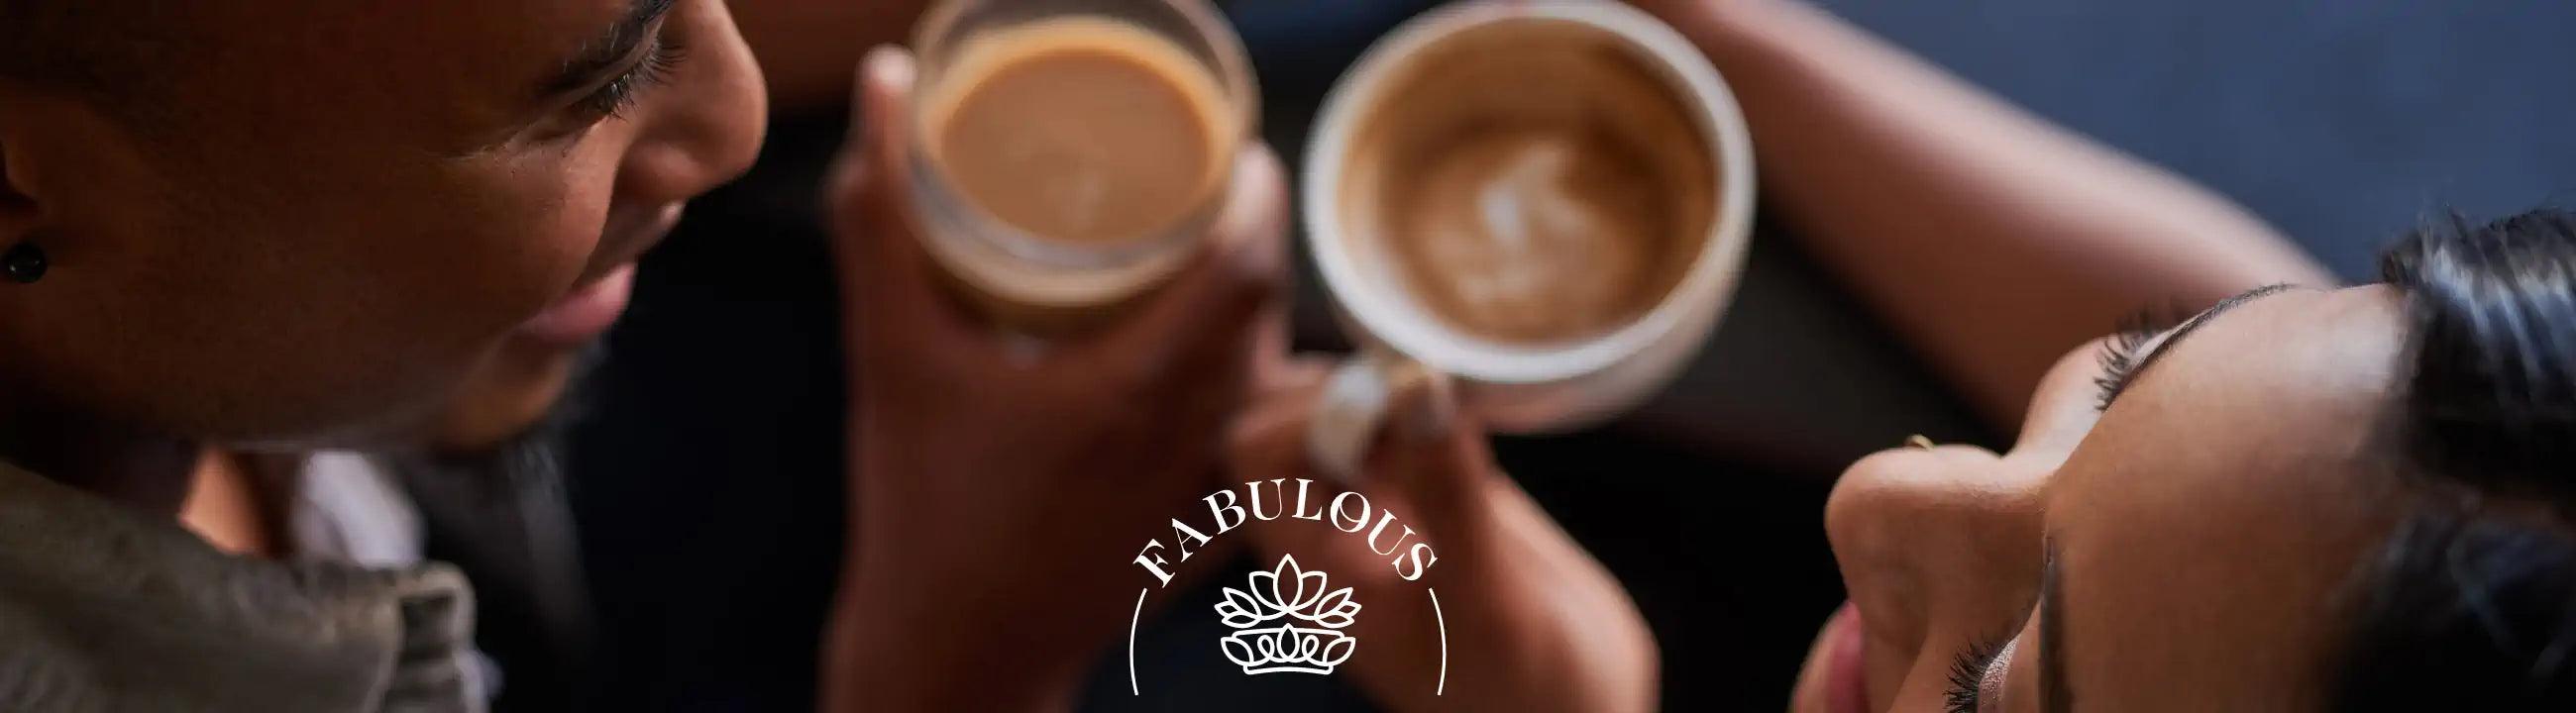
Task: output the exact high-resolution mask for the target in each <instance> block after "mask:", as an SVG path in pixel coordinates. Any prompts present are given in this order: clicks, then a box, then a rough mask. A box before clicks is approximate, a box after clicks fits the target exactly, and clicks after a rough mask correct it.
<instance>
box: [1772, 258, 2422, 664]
mask: <svg viewBox="0 0 2576 713" xmlns="http://www.w3.org/2000/svg"><path fill="white" fill-rule="evenodd" d="M2400 316H2401V308H2400V304H2399V302H2398V300H2397V295H2396V294H2395V293H2394V292H2392V291H2390V290H2389V289H2387V288H2384V287H2360V288H2351V289H2344V290H2336V291H2316V290H2307V289H2287V290H2279V291H2275V292H2271V293H2269V294H2258V295H2251V296H2249V297H2248V298H2245V299H2242V300H2241V301H2237V302H2235V303H2234V305H2233V306H2232V307H2225V306H2223V307H2222V308H2220V309H2216V310H2212V311H2211V312H2209V313H2206V314H2204V315H2202V316H2200V317H2197V318H2195V319H2193V320H2191V321H2189V322H2186V323H2185V324H2184V325H2183V326H2181V327H2178V328H2175V329H2172V330H2167V331H2165V332H2163V333H2161V334H2160V335H2157V336H2154V337H2150V338H2147V339H2146V340H2145V341H2144V343H2142V344H2139V345H2138V346H2137V348H2136V349H2135V350H2132V356H2133V358H2132V359H2131V361H2132V362H2133V364H2134V366H2132V367H2131V368H2129V369H2128V370H2127V374H2126V376H2125V378H2126V382H2127V385H2126V387H2125V388H2123V389H2118V390H2117V398H2116V400H2114V401H2113V402H2112V404H2111V406H2110V407H2109V408H2108V410H2106V411H2100V412H2097V411H2096V409H2095V405H2096V403H2097V399H2098V398H2100V395H2101V394H2102V393H2103V389H2102V388H2101V387H2098V386H2097V385H2096V383H2095V380H2096V379H2097V378H2104V377H2106V376H2107V377H2111V378H2119V377H2118V375H2116V374H2106V373H2105V372H2106V369H2105V368H2104V366H2103V365H2102V364H2101V363H2099V361H2098V360H2097V359H2096V355H2097V353H2099V345H2088V346H2087V347H2085V348H2083V349H2079V350H2077V351H2075V352H2074V353H2071V354H2069V355H2067V357H2066V358H2065V359H2062V360H2060V361H2059V362H2058V364H2057V366H2056V368H2054V369H2053V370H2052V371H2050V373H2049V374H2048V376H2047V377H2046V379H2045V380H2044V382H2043V383H2042V384H2041V386H2040V388H2039V391H2038V393H2037V395H2036V396H2035V398H2034V400H2033V402H2032V406H2031V410H2030V416H2029V420H2028V422H2027V423H2026V424H2025V426H2024V428H2023V432H2022V434H2021V437H2020V439H2019V442H2018V444H2017V445H2016V446H2015V447H2014V448H2013V450H2012V451H2011V452H2010V453H2006V454H2003V455H2000V456H1998V455H1995V454H1993V453H1989V452H1987V451H1984V450H1981V449H1977V448H1970V447H1961V446H1943V447H1939V448H1933V449H1929V450H1920V449H1904V450H1893V451H1887V452H1883V453H1879V454H1876V455H1873V456H1870V457H1869V458H1866V459H1863V460H1862V461H1860V462H1859V463H1858V464H1855V465H1853V466H1852V468H1851V470H1850V471H1849V472H1846V473H1845V474H1844V475H1843V479H1842V481H1841V483H1840V484H1839V485H1837V486H1836V488H1835V490H1834V494H1833V498H1832V501H1831V503H1830V505H1829V506H1828V508H1827V514H1826V529H1827V532H1828V534H1829V535H1830V537H1831V538H1832V541H1833V546H1834V553H1835V557H1836V558H1837V559H1838V560H1839V561H1840V563H1841V566H1842V572H1843V577H1844V581H1845V582H1846V584H1847V586H1848V588H1849V590H1850V592H1851V599H1852V606H1850V607H1847V608H1845V610H1844V611H1843V612H1841V613H1838V614H1837V615H1836V616H1835V617H1834V618H1833V620H1831V621H1830V622H1828V623H1827V624H1826V626H1825V630H1824V632H1823V633H1822V634H1821V635H1820V636H1819V637H1818V641H1817V646H1816V648H1815V649H1814V651H1813V652H1812V653H1811V654H1810V655H1809V660H1808V662H1807V667H1806V670H1805V671H1804V673H1803V674H1802V676H1801V678H1800V682H1799V686H1798V690H1797V692H1796V694H1795V699H1794V708H1795V709H1796V710H1798V711H1802V712H1827V713H1847V712H1851V711H1862V710H1868V711H1885V710H1895V711H1941V710H1972V711H2068V710H2083V711H2094V710H2157V711H2163V710H2212V711H2214V710H2315V709H2319V708H2321V707H2322V706H2323V705H2324V702H2323V701H2322V700H2321V699H2320V698H2319V694H2318V692H2319V691H2320V690H2322V688H2323V683H2324V679H2323V676H2325V675H2326V674H2327V673H2328V671H2329V667H2330V665H2331V663H2332V660H2331V658H2330V654H2331V652H2333V651H2335V650H2336V649H2337V648H2338V645H2339V644H2338V639H2337V636H2338V632H2339V630H2340V626H2339V623H2340V622H2343V621H2346V620H2348V618H2349V616H2350V613H2349V610H2348V606H2349V603H2348V602H2347V601H2346V598H2345V597H2344V596H2343V588H2344V587H2345V585H2346V583H2347V581H2348V579H2347V575H2348V573H2350V572H2352V571H2353V570H2354V563H2355V562H2356V559H2357V558H2358V557H2359V556H2360V554H2361V553H2362V552H2363V551H2364V550H2366V549H2367V548H2368V547H2369V546H2370V545H2372V544H2373V543H2375V542H2376V541H2377V540H2379V539H2380V538H2382V537H2383V536H2384V535H2385V534H2386V532H2387V530H2388V527H2389V525H2390V523H2391V522H2393V520H2392V516H2391V513H2390V509H2391V504H2392V500H2393V498H2392V497H2391V496H2390V493H2389V492H2388V489H2389V488H2391V487H2393V486H2394V484H2395V480H2394V478H2393V477H2390V476H2389V475H2387V474H2386V473H2384V472H2382V471H2380V470H2377V469H2375V468H2374V467H2373V466H2372V465H2371V462H2372V458H2371V454H2372V453H2374V452H2376V451H2375V450H2374V449H2375V448H2376V447H2377V444H2375V443H2373V441H2372V438H2373V436H2374V434H2375V433H2377V432H2378V428H2377V426H2376V425H2377V423H2378V419H2379V417H2380V416H2379V415H2380V414H2381V413H2382V412H2384V411H2385V410H2386V409H2387V408H2388V406H2389V403H2390V390H2391V384H2392V383H2393V381H2392V374H2391V371H2392V369H2393V368H2394V366H2395V365H2396V364H2397V361H2398V358H2399V352H2400V350H2401V342H2402V335H2401V331H2402V327H2401V320H2400ZM2111 371H2118V370H2117V369H2113V370H2111ZM1971 701H1973V702H1971Z"/></svg>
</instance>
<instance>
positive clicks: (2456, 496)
mask: <svg viewBox="0 0 2576 713" xmlns="http://www.w3.org/2000/svg"><path fill="white" fill-rule="evenodd" d="M2381 270H2382V277H2383V279H2385V280H2386V281H2387V283H2388V284H2389V285H2392V286H2394V287H2396V288H2398V289H2400V290H2403V291H2404V293H2405V295H2406V304H2407V307H2406V309H2407V312H2408V316H2407V322H2408V325H2409V328H2410V331H2411V337H2410V341H2411V343H2410V346H2409V348H2408V350H2407V356H2406V357H2405V359H2406V363H2402V364H2400V369H2399V371H2398V374H2399V378H2400V382H2399V383H2400V388H2401V389H2402V390H2403V393H2402V395H2401V397H2400V399H2399V401H2398V406H2397V409H2396V410H2395V412H2394V414H2393V415H2394V418H2393V419H2392V420H2391V429H2392V431H2391V433H2390V434H2389V436H2390V438H2391V443H2393V444H2395V445H2396V447H2397V450H2398V452H2399V454H2400V465H2401V473H2402V480H2403V481H2404V482H2405V484H2406V488H2407V490H2408V491H2410V496H2412V497H2411V500H2410V502H2409V503H2408V504H2407V507H2406V509H2405V512H2404V514H2403V515H2401V517H2400V518H2399V522H2398V525H2397V527H2396V530H2395V531H2394V533H2393V534H2392V535H2390V537H2389V538H2388V540H2387V541H2386V542H2385V543H2384V544H2382V545H2380V547H2379V549H2378V551H2377V555H2376V557H2374V558H2372V559H2370V560H2368V561H2366V562H2365V563H2364V565H2363V566H2364V568H2365V569H2364V570H2363V571H2362V572H2361V577H2360V578H2359V579H2358V580H2357V587H2358V589H2357V590H2355V592H2356V597H2357V599H2356V603H2357V604H2358V605H2359V610H2358V614H2359V617H2358V619H2356V620H2355V622H2354V625H2353V628H2352V629H2351V630H2350V631H2349V633H2348V637H2349V638H2348V642H2347V645H2346V646H2345V647H2344V652H2345V653H2344V658H2343V660H2342V661H2341V662H2340V665H2339V666H2338V667H2337V668H2336V670H2335V671H2334V672H2333V678H2332V679H2331V680H2332V682H2333V683H2332V685H2333V686H2334V689H2333V691H2332V693H2333V695H2334V699H2333V700H2334V701H2335V709H2337V710H2348V711H2435V710H2442V711H2450V710H2460V711H2468V710H2478V711H2486V710H2516V711H2523V710H2529V711H2541V710H2547V711H2576V527H2571V522H2576V520H2571V515H2576V213H2570V212H2568V211H2565V210H2541V211H2534V212H2531V213H2525V214H2522V215H2518V216H2514V217H2511V218H2506V219H2503V220H2498V221H2495V222H2492V223H2486V224H2483V225H2479V224H2473V223H2472V222H2471V221H2468V220H2465V219H2462V218H2460V217H2458V216H2452V217H2451V218H2449V219H2448V220H2446V221H2444V222H2442V223H2440V224H2437V225H2433V226H2429V227H2426V228H2424V229H2421V230H2418V231H2416V232H2415V233H2414V234H2413V235H2410V236H2408V237H2407V238H2406V239H2405V240H2403V241H2400V242H2399V243H2398V244H2397V245H2395V246H2394V247H2392V248H2390V249H2389V250H2388V252H2386V253H2385V254H2384V255H2383V256H2382V259H2381Z"/></svg>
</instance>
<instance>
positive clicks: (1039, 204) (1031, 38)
mask: <svg viewBox="0 0 2576 713" xmlns="http://www.w3.org/2000/svg"><path fill="white" fill-rule="evenodd" d="M953 62H954V64H953V65H952V66H951V67H950V68H949V69H947V71H946V75H947V76H945V77H943V78H942V79H941V80H940V81H939V83H938V84H939V86H936V87H932V88H931V89H930V92H929V96H927V97H926V100H925V103H924V105H923V106H924V108H925V110H926V111H925V113H924V114H923V117H924V120H923V129H924V131H925V133H926V136H925V138H926V141H925V145H926V147H927V149H928V153H929V158H930V159H931V163H932V164H933V165H934V166H935V167H936V170H938V171H940V172H941V174H942V175H943V176H944V177H945V178H946V179H947V180H948V182H949V183H950V184H951V185H952V186H954V187H955V189H956V191H957V192H958V193H959V194H960V195H962V196H963V197H965V198H966V199H967V200H968V201H970V202H972V203H973V204H975V205H976V206H977V207H979V208H980V209H982V210H983V211H984V212H986V213H989V214H990V215H992V216H993V217H995V218H997V219H999V220H1001V221H1002V222H1004V223H1007V224H1009V225H1010V226H1011V227H1013V228H1017V229H1018V230H1020V231H1023V232H1026V233H1028V234H1030V235H1032V236H1035V237H1038V238H1043V239H1048V240H1055V241H1062V242H1067V243H1077V244H1094V245H1108V244H1119V243H1128V242H1135V241H1139V240H1144V239H1148V238H1151V237H1154V236H1157V235H1158V234H1160V233H1162V232H1165V231H1169V230H1172V229H1174V228H1176V227H1178V226H1179V225H1181V224H1182V223H1183V222H1184V221H1185V220H1187V219H1188V218H1190V217H1192V216H1193V215H1194V214H1196V213H1197V212H1199V211H1201V210H1204V209H1207V208H1208V207H1209V204H1211V203H1212V202H1213V199H1214V198H1215V194H1216V191H1217V190H1218V189H1219V188H1220V187H1221V186H1222V185H1223V183H1224V179H1225V177H1226V172H1227V170H1228V169H1229V168H1231V166H1232V164H1233V161H1232V158H1233V157H1232V156H1228V155H1225V154H1226V152H1227V150H1228V148H1229V147H1230V146H1231V144H1232V142H1233V141H1234V140H1235V138H1236V137H1235V135H1236V134H1237V133H1238V132H1239V131H1240V129H1239V127H1237V126H1236V125H1235V124H1236V123H1237V122H1236V120H1235V119H1234V117H1233V114H1232V113H1231V112H1230V110H1229V108H1228V107H1229V105H1228V102H1227V100H1226V94H1225V92H1224V90H1223V89H1222V88H1221V87H1220V85H1219V83H1218V82H1217V79H1216V77H1214V76H1213V75H1212V74H1211V73H1210V72H1209V71H1208V70H1207V69H1206V68H1205V67H1203V66H1202V65H1201V64H1199V63H1198V62H1196V61H1195V60H1193V59H1192V58H1191V56H1190V55H1189V54H1188V53H1187V52H1186V51H1184V50H1183V49H1181V48H1180V47H1179V46H1178V45H1176V44H1174V43H1173V42H1172V41H1171V40H1169V39H1165V38H1163V37H1161V36H1159V35H1156V34H1154V33H1152V32H1149V31H1146V30H1144V29H1141V28H1137V27H1133V26H1130V25H1126V24H1123V23H1120V22H1117V21H1114V20H1109V19H1105V18H1091V17H1080V16H1074V17H1061V18H1051V19H1045V20H1038V21H1033V22H1029V23H1027V24H1023V25H1019V26H1016V27H1009V28H1004V29H1000V30H995V31H993V32H990V33H987V34H984V35H980V36H977V37H975V38H973V39H972V40H969V41H968V42H967V43H966V44H965V45H963V46H961V47H960V48H959V49H958V51H957V55H956V58H955V59H954V60H953Z"/></svg>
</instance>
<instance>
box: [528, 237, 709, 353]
mask: <svg viewBox="0 0 2576 713" xmlns="http://www.w3.org/2000/svg"><path fill="white" fill-rule="evenodd" d="M679 219H680V204H677V203H674V204H671V205H668V206H665V207H663V208H662V209H661V210H660V211H659V212H657V213H656V214H654V216H653V217H652V218H651V219H650V220H649V221H648V222H646V223H644V224H643V225H641V226H638V229H637V230H635V231H633V232H631V233H628V235H631V236H633V237H631V238H627V239H625V240H622V241H620V245H619V246H618V247H617V248H616V249H617V252H613V253H609V255H612V256H613V259H614V260H615V262H609V263H606V264H607V266H608V267H607V268H606V269H605V270H604V271H602V272H601V273H600V274H598V275H595V276H590V277H586V278H584V279H583V281H582V282H580V283H578V284H576V285H574V286H573V288H572V290H571V291H570V292H567V293H565V294H564V296H562V297H560V298H557V299H556V300H555V301H554V302H553V303H551V304H548V305H546V307H545V308H544V309H543V310H540V311H538V312H537V314H536V315H535V316H532V317H530V318H528V321H526V322H524V323H521V324H520V325H519V328H518V330H517V332H516V334H517V335H518V336H522V337H526V338H528V339H531V340H534V341H536V342H538V343H540V344H545V345H548V346H553V347H557V348H563V349H576V348H580V347H581V346H583V345H586V344H589V343H590V342H591V341H592V340H596V339H598V338H599V337H600V336H601V335H603V334H607V333H608V329H609V328H610V327H613V326H616V324H617V319H618V317H620V316H622V315H624V314H625V313H626V306H627V304H628V303H629V302H630V301H632V299H633V297H634V291H635V262H636V260H637V259H639V258H641V257H642V256H643V254H644V253H645V252H646V251H648V250H650V249H651V248H652V247H653V246H655V245H657V244H660V243H661V242H662V238H663V236H665V235H668V234H669V233H670V231H671V227H672V226H673V225H676V224H677V223H678V222H679Z"/></svg>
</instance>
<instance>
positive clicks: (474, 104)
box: [0, 0, 766, 442]
mask: <svg viewBox="0 0 2576 713" xmlns="http://www.w3.org/2000/svg"><path fill="white" fill-rule="evenodd" d="M163 15H165V17H161V18H158V19H156V20H154V22H159V23H162V24H164V25H166V27H163V28H161V29H166V30H168V31H169V32H168V36H169V37H168V42H167V43H166V46H164V48H163V49H164V50H166V51H165V52H164V54H166V55H167V56H166V57H165V58H163V59H162V60H160V61H161V64H159V65H156V66H157V67H158V68H159V69H157V70H156V71H155V72H154V80H153V81H152V82H150V83H149V84H150V86H149V87H148V88H142V89H136V90H134V91H137V92H141V93H148V95H149V96H148V97H147V98H146V99H143V100H140V101H138V102H136V103H137V104H139V105H140V106H139V110H138V111H119V112H117V116H116V117H114V118H110V116H109V115H108V112H104V111H101V110H98V109H95V108H94V106H95V104H94V103H91V102H83V101H78V100H74V99H72V98H68V97H65V96H61V95H59V94H52V93H46V92H42V91H37V90H33V89H29V88H25V87H17V86H12V85H8V84H6V83H0V107H5V108H0V166H5V169H6V174H5V175H6V178H7V183H6V184H5V192H0V197H5V198H8V200H6V201H0V243H16V242H19V241H22V240H25V241H33V242H35V243H36V244H38V245H39V246H40V247H41V248H43V249H44V250H45V252H46V253H47V254H48V256H49V257H50V258H51V262H52V268H51V270H50V271H49V273H48V274H47V275H46V276H45V277H44V279H43V280H42V281H40V282H37V283H35V284H28V285H14V284H0V374H5V376H6V378H7V379H8V380H9V382H10V383H11V385H12V386H17V387H22V388H31V389H34V390H37V391H38V392H40V393H38V394H35V395H32V396H31V395H28V394H25V393H13V394H8V395H7V397H8V398H11V399H23V398H38V399H44V400H47V401H50V402H55V406H54V407H56V408H71V409H75V410H79V411H83V412H87V413H92V414H95V415H99V416H103V417H106V418H109V419H113V420H116V421H119V422H124V423H129V424H132V425H135V426H139V427H142V428H147V429H154V430H159V431H163V432H167V433H170V434H173V435H179V436H186V437H194V438H205V439H214V440H236V441H282V442H350V441H365V440H368V439H376V438H384V437H388V436H391V435H395V434H408V433H410V432H411V431H412V430H414V429H421V428H426V427H428V426H429V425H430V424H429V420H430V419H431V418H432V417H433V416H434V415H435V414H434V413H433V412H434V411H437V410H439V409H442V408H448V407H454V408H457V409H461V410H464V411H469V412H477V413H480V414H481V418H483V419H485V420H493V419H499V420H512V419H516V421H517V422H519V423H524V422H526V421H527V420H530V419H532V418H533V417H534V416H535V414H536V413H538V412H539V411H541V410H542V409H543V408H545V406H546V405H547V404H549V403H550V402H552V401H553V400H554V398H555V396H556V395H557V393H558V392H560V390H561V388H562V385H563V382H564V380H565V378H566V375H567V374H568V372H569V369H570V366H571V364H572V357H573V355H574V354H575V352H576V351H577V350H578V348H579V347H580V346H581V345H582V344H583V343H585V342H587V341H590V340H592V339H593V338H595V337H597V336H598V335H599V334H600V333H601V332H602V331H604V330H605V329H606V328H607V326H608V324H609V323H610V321H611V320H613V319H614V318H615V317H616V315H617V313H618V312H619V311H620V310H622V309H623V307H624V304H625V299H626V289H627V285H628V278H629V277H630V276H631V272H630V270H631V266H632V263H633V261H634V260H635V259H636V257H637V256H638V255H639V254H640V253H641V252H642V251H643V250H644V249H645V248H647V247H650V246H651V245H652V244H653V243H654V242H655V241H657V240H658V239H660V237H661V235H662V234H663V233H664V232H665V231H667V230H668V229H669V227H670V225H671V223H672V222H673V221H674V220H675V219H676V218H677V216H678V214H679V209H680V206H681V204H682V203H683V202H685V201H687V200H689V199H690V198H692V197H694V196H696V195H697V194H699V193H701V192H704V191H706V190H707V189H709V188H711V187H713V186H714V185H716V184H718V183H720V182H723V181H725V180H728V179H730V178H732V177H733V176H735V175H737V174H739V173H740V172H741V171H742V170H744V169H745V168H746V167H747V166H748V165H749V163H750V161H751V159H752V157H753V155H754V153H755V151H756V149H757V148H758V146H759V143H760V134H761V126H762V122H763V120H764V117H765V113H766V107H765V106H764V101H765V98H764V97H763V95H762V91H761V89H760V86H761V82H760V77H759V70H758V69H757V68H756V67H755V66H754V65H753V63H752V60H751V57H750V54H749V52H748V50H747V49H746V48H745V47H744V46H743V44H742V41H741V38H740V37H739V36H738V35H737V34H736V33H735V30H734V27H733V22H732V20H731V19H730V17H729V16H728V14H727V11H726V8H725V7H724V5H723V4H722V3H721V2H719V0H675V1H664V0H551V1H548V2H528V1H526V0H446V1H443V2H433V3H350V2H337V1H332V0H281V1H271V2H257V3H194V4H187V5H186V6H185V7H184V8H183V9H174V10H168V11H166V12H164V13H163ZM180 15H185V17H180ZM107 41H108V42H122V41H123V39H122V38H110V39H108V40H107ZM469 383H470V384H471V387H470V388H469V387H468V386H467V385H468V384H469Z"/></svg>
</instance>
